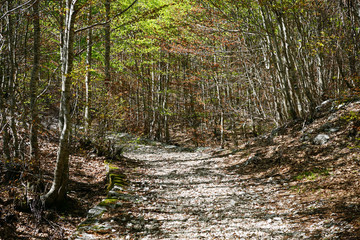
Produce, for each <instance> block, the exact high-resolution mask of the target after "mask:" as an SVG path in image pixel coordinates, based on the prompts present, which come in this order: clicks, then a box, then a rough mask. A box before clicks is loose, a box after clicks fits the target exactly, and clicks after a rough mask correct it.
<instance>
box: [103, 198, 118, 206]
mask: <svg viewBox="0 0 360 240" xmlns="http://www.w3.org/2000/svg"><path fill="white" fill-rule="evenodd" d="M118 201H119V200H118V199H114V198H105V199H104V200H102V201H101V202H100V203H99V206H104V207H113V206H115V205H116V203H117V202H118Z"/></svg>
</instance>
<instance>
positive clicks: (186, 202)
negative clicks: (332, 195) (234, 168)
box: [120, 146, 346, 239]
mask: <svg viewBox="0 0 360 240" xmlns="http://www.w3.org/2000/svg"><path fill="white" fill-rule="evenodd" d="M125 156H126V157H127V158H130V159H134V160H137V161H139V162H140V163H142V164H141V167H140V168H142V169H141V170H139V172H142V173H141V174H139V175H138V176H137V177H136V178H134V179H132V181H134V183H135V184H133V190H134V192H138V193H141V199H142V201H140V202H139V203H138V206H137V207H138V211H137V212H138V213H137V214H138V216H137V218H138V219H142V220H143V222H147V224H145V223H143V224H142V225H141V224H137V223H136V221H135V222H133V223H130V224H128V226H127V227H130V228H133V230H134V228H135V233H134V231H132V232H131V231H130V232H129V234H128V235H125V236H124V239H134V238H135V239H308V238H309V235H310V236H312V237H315V238H322V239H324V238H326V239H334V238H337V237H336V235H335V234H336V232H337V231H336V230H337V228H338V226H337V225H338V224H335V223H334V224H332V223H331V221H330V222H329V221H323V222H321V221H320V222H319V221H318V220H315V219H313V221H312V220H311V216H310V217H309V218H306V221H307V222H306V224H304V222H302V220H301V216H300V215H299V214H298V213H299V212H298V209H299V208H298V207H299V206H296V201H294V200H293V198H294V197H295V196H294V195H292V194H289V193H288V192H289V191H288V189H289V186H288V183H287V181H286V180H283V179H279V178H276V177H268V178H249V177H246V176H240V175H239V174H235V173H231V172H228V171H226V170H225V169H226V168H225V167H226V166H225V165H224V163H223V162H224V161H223V160H224V159H223V158H222V157H216V156H213V155H212V154H211V151H210V150H209V149H206V148H203V149H200V148H199V149H198V150H197V151H194V152H186V151H179V150H177V148H175V147H154V146H144V147H141V148H138V149H137V150H133V151H130V152H127V153H126V154H125ZM279 196H281V197H280V198H279ZM343 227H344V226H343ZM345 227H346V226H345ZM120 239H121V238H120Z"/></svg>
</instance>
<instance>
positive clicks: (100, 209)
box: [88, 206, 106, 218]
mask: <svg viewBox="0 0 360 240" xmlns="http://www.w3.org/2000/svg"><path fill="white" fill-rule="evenodd" d="M105 211H106V207H105V206H95V207H93V208H91V209H90V210H89V212H88V217H91V218H93V217H97V216H99V215H101V214H103V213H104V212H105Z"/></svg>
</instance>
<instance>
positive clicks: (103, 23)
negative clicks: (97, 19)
mask: <svg viewBox="0 0 360 240" xmlns="http://www.w3.org/2000/svg"><path fill="white" fill-rule="evenodd" d="M137 1H138V0H134V2H132V3H131V4H130V5H129V6H128V7H127V8H125V9H124V10H122V11H121V12H119V13H118V14H116V15H115V16H114V17H112V18H110V19H109V20H108V21H105V22H101V23H94V24H92V25H89V26H86V27H83V28H80V29H77V30H75V33H78V32H82V31H85V30H88V29H90V28H94V27H97V26H104V25H106V24H108V23H110V22H112V21H113V20H114V19H116V18H118V17H119V16H121V15H122V14H124V13H125V12H127V11H128V10H129V9H130V8H131V7H132V6H134V4H135V3H136V2H137Z"/></svg>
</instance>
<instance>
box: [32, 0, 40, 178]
mask: <svg viewBox="0 0 360 240" xmlns="http://www.w3.org/2000/svg"><path fill="white" fill-rule="evenodd" d="M39 2H40V0H37V1H35V2H34V4H33V25H34V46H33V52H34V60H33V68H32V72H31V78H30V117H31V124H30V158H31V160H32V161H33V162H34V163H35V166H34V167H35V170H36V171H38V170H39V169H40V162H39V146H38V124H39V119H38V109H37V103H36V96H37V87H38V78H39V61H40V16H39Z"/></svg>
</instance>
